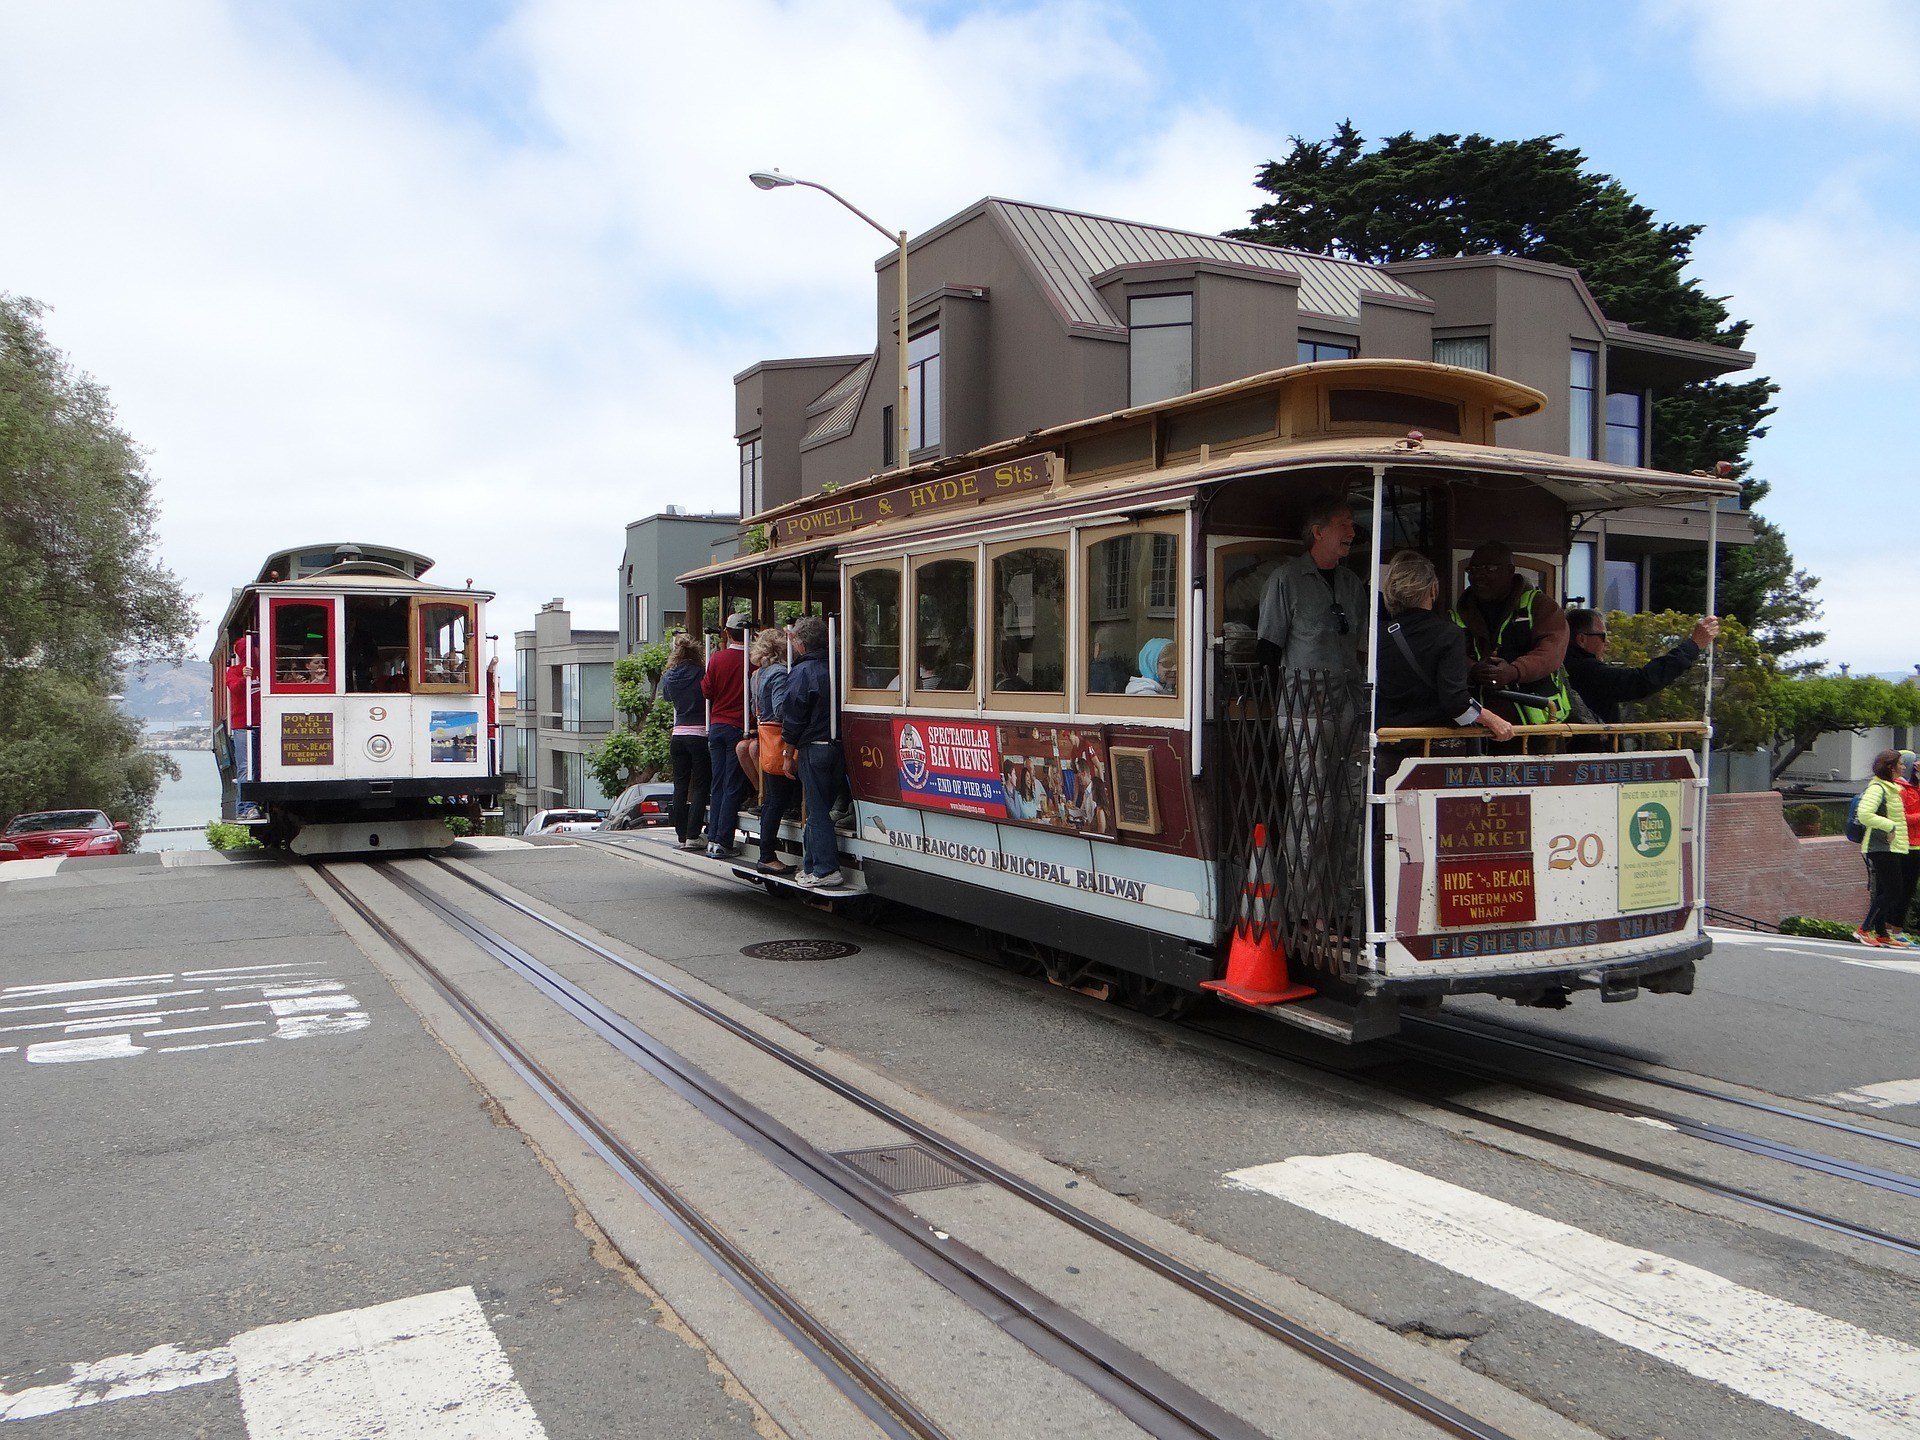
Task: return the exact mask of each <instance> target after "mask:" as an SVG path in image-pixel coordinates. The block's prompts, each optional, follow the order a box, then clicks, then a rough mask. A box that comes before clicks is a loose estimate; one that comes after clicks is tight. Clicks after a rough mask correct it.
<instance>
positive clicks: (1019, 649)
mask: <svg viewBox="0 0 1920 1440" xmlns="http://www.w3.org/2000/svg"><path fill="white" fill-rule="evenodd" d="M1066 607H1067V552H1066V551H1065V549H1063V548H1062V547H1061V546H1059V545H1033V546H1028V547H1027V548H1025V549H1021V550H1011V551H1008V552H1007V553H1006V554H1004V555H996V556H995V557H994V560H993V688H994V689H995V690H997V691H1007V690H1013V691H1021V692H1034V691H1037V692H1039V693H1041V694H1045V695H1059V694H1062V693H1064V691H1065V689H1066V683H1067V664H1066V639H1067V636H1066V627H1067V608H1066Z"/></svg>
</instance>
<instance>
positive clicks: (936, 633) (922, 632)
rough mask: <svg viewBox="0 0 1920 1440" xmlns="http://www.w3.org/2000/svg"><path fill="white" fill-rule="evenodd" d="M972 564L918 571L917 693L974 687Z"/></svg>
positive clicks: (947, 563)
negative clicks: (918, 691)
mask: <svg viewBox="0 0 1920 1440" xmlns="http://www.w3.org/2000/svg"><path fill="white" fill-rule="evenodd" d="M973 573H974V572H973V561H971V560H927V561H923V562H921V563H920V564H918V565H916V566H914V570H913V655H914V665H915V666H916V669H915V670H914V682H913V684H914V689H916V690H972V689H973V634H974V630H973V598H974V589H973Z"/></svg>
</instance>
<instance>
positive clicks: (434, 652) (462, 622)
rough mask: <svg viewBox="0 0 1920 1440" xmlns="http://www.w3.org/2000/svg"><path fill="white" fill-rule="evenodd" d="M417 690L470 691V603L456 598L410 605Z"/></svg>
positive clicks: (471, 620) (471, 611)
mask: <svg viewBox="0 0 1920 1440" xmlns="http://www.w3.org/2000/svg"><path fill="white" fill-rule="evenodd" d="M414 616H415V621H414V624H415V635H416V637H417V644H416V645H415V656H416V658H417V661H418V671H417V673H416V674H415V676H414V686H415V688H416V689H418V690H443V691H459V692H466V693H471V692H472V691H473V688H474V686H473V607H472V606H471V605H468V604H466V603H465V602H464V601H460V600H421V601H418V602H416V604H415V606H414Z"/></svg>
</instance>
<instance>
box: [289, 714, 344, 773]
mask: <svg viewBox="0 0 1920 1440" xmlns="http://www.w3.org/2000/svg"><path fill="white" fill-rule="evenodd" d="M280 763H281V764H282V765H331V764H333V716H332V715H331V714H329V713H328V712H327V711H324V710H322V711H317V712H316V711H303V710H289V711H287V712H286V713H284V714H282V715H281V717H280Z"/></svg>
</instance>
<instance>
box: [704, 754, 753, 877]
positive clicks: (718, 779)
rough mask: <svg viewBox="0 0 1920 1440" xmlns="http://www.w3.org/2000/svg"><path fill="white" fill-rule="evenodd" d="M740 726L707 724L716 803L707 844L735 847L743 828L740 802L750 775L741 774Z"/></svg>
mask: <svg viewBox="0 0 1920 1440" xmlns="http://www.w3.org/2000/svg"><path fill="white" fill-rule="evenodd" d="M740 736H741V730H740V727H739V726H738V725H709V726H707V761H708V764H709V766H710V767H711V769H712V772H713V773H712V784H713V806H712V808H711V809H710V810H708V812H707V843H708V844H709V845H718V846H720V847H721V849H723V850H731V849H732V848H733V842H734V838H735V837H734V832H735V831H736V830H738V829H739V828H740V801H741V799H742V792H743V791H744V789H745V786H746V779H747V777H746V776H744V775H742V774H741V773H740V757H739V756H738V755H735V754H734V753H733V747H734V746H736V745H738V744H739V743H740Z"/></svg>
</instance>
